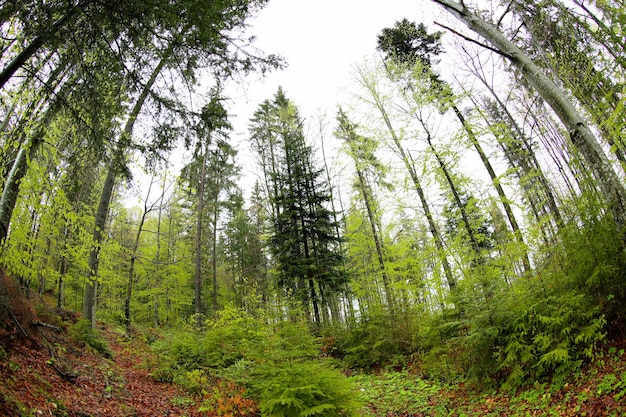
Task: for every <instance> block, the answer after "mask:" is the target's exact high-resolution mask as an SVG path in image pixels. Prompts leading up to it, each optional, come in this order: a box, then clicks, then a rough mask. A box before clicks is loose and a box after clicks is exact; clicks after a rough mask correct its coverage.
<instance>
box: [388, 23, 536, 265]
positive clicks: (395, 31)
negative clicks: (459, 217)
mask: <svg viewBox="0 0 626 417" xmlns="http://www.w3.org/2000/svg"><path fill="white" fill-rule="evenodd" d="M441 35H442V33H441V32H434V33H428V30H427V28H426V26H425V25H424V24H421V23H420V24H419V25H416V24H415V23H414V22H409V21H408V20H406V19H404V20H402V21H401V22H396V24H395V26H394V27H393V28H385V29H383V30H382V32H381V34H380V35H378V49H379V50H380V51H382V52H383V53H384V54H385V60H386V62H387V63H388V66H387V70H388V71H389V73H390V75H391V72H392V71H393V69H390V68H389V65H391V66H395V67H396V69H398V68H399V69H400V72H406V71H407V70H408V71H409V72H410V74H414V75H415V74H417V76H418V77H421V78H422V79H427V80H428V82H427V87H426V90H427V92H428V93H431V94H432V98H433V100H436V101H437V102H438V103H439V105H440V107H441V110H442V111H444V110H446V109H448V108H451V109H452V110H453V112H454V114H455V116H456V117H457V118H458V120H459V122H460V123H461V126H463V129H464V130H465V132H466V134H467V137H468V139H469V140H470V143H471V144H472V146H473V147H474V149H476V152H477V153H478V155H479V157H480V160H481V161H482V163H483V165H484V166H485V169H486V170H487V172H488V174H489V177H490V178H491V182H492V184H493V186H494V188H495V189H496V191H497V193H498V196H499V198H500V203H501V204H502V207H503V208H504V211H505V213H506V215H507V219H508V220H509V224H510V225H511V229H512V231H513V234H514V236H515V238H516V239H517V240H518V241H519V242H520V244H521V245H522V246H523V247H525V246H526V243H525V242H524V237H523V236H522V232H521V230H520V227H519V225H518V222H517V219H516V216H515V214H514V213H513V209H512V207H511V204H510V203H509V199H508V198H507V196H506V194H505V192H504V188H503V187H502V184H501V183H500V179H499V177H498V175H497V174H496V172H495V170H494V168H493V165H492V164H491V161H490V160H489V158H488V157H487V154H486V152H485V151H484V149H483V147H482V145H481V143H480V141H479V140H478V137H477V136H476V133H475V132H474V129H473V128H472V126H471V125H470V123H469V122H468V120H467V119H466V117H465V116H464V115H463V113H462V112H461V110H460V109H459V107H458V104H457V99H456V97H455V96H454V94H453V93H452V88H451V87H450V86H449V85H448V84H447V83H446V82H445V81H443V80H442V79H441V77H440V76H439V75H438V74H436V73H435V72H434V69H433V68H432V65H433V64H434V59H435V58H436V57H437V55H439V54H440V53H441V52H442V47H441V41H440V38H441ZM416 66H417V68H416ZM392 76H393V75H392ZM415 81H417V82H419V80H410V79H409V80H408V81H407V84H408V86H409V88H410V90H411V91H412V92H413V94H419V92H418V91H416V90H417V89H416V86H415V84H414V83H415ZM524 253H525V255H524V256H523V257H522V260H523V265H524V269H525V270H526V271H528V270H529V269H530V259H529V258H528V253H527V251H526V250H524Z"/></svg>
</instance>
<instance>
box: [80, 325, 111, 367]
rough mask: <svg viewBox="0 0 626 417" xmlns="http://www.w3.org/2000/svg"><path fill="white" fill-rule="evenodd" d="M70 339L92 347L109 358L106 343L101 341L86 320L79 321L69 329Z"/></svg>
mask: <svg viewBox="0 0 626 417" xmlns="http://www.w3.org/2000/svg"><path fill="white" fill-rule="evenodd" d="M70 337H71V338H72V339H74V340H75V341H76V342H79V343H84V344H85V345H88V346H90V347H92V348H93V349H94V350H96V351H97V352H99V353H100V354H101V355H103V356H104V357H107V358H110V357H111V356H112V353H111V351H110V350H109V346H108V345H107V343H106V342H105V341H104V340H102V338H101V337H100V335H99V334H98V331H97V330H96V329H94V328H93V327H92V326H91V323H90V322H89V321H88V320H85V319H81V320H79V321H78V322H76V324H74V325H73V326H72V327H71V328H70Z"/></svg>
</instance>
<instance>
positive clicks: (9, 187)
mask: <svg viewBox="0 0 626 417" xmlns="http://www.w3.org/2000/svg"><path fill="white" fill-rule="evenodd" d="M56 112H57V107H56V106H53V107H51V108H49V109H48V110H47V111H46V114H45V115H44V116H43V118H42V120H41V121H40V123H39V126H38V127H37V129H36V130H35V131H34V132H33V133H32V134H31V136H30V137H29V138H28V140H27V141H26V143H24V145H22V147H21V148H20V150H19V152H18V154H17V157H16V158H15V161H14V162H13V166H12V167H11V170H10V171H9V174H8V175H7V178H6V181H5V184H4V189H3V190H2V196H1V197H0V242H1V243H4V241H5V239H6V237H7V235H8V232H9V225H10V223H11V216H12V215H13V210H14V209H15V203H16V202H17V196H18V194H19V189H20V182H21V180H22V178H24V175H26V171H27V170H28V163H29V161H31V160H32V159H33V158H34V157H35V154H36V153H37V151H38V150H39V148H40V147H41V145H42V143H43V138H44V136H45V134H46V129H47V128H48V125H49V124H50V122H51V120H52V119H53V118H54V115H55V114H56Z"/></svg>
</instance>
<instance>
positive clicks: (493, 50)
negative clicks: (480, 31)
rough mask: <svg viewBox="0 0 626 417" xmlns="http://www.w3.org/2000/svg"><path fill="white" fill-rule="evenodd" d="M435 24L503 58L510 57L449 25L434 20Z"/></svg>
mask: <svg viewBox="0 0 626 417" xmlns="http://www.w3.org/2000/svg"><path fill="white" fill-rule="evenodd" d="M435 25H437V26H439V27H441V28H443V29H446V30H449V31H450V32H452V33H454V34H455V35H457V36H459V37H461V38H463V39H465V40H466V41H468V42H471V43H474V44H476V45H478V46H480V47H482V48H485V49H488V50H490V51H491V52H495V53H496V54H498V55H500V56H503V57H505V58H508V59H511V55H509V54H507V53H506V52H502V51H501V50H499V49H496V48H494V47H492V46H489V45H486V44H484V43H482V42H479V41H477V40H476V39H472V38H470V37H469V36H466V35H464V34H462V33H461V32H458V31H456V30H454V29H452V28H451V27H448V26H446V25H444V24H441V23H439V22H435Z"/></svg>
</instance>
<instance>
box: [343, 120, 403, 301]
mask: <svg viewBox="0 0 626 417" xmlns="http://www.w3.org/2000/svg"><path fill="white" fill-rule="evenodd" d="M337 125H338V127H337V130H335V136H336V137H337V138H339V139H340V140H342V141H343V142H344V144H345V145H346V152H347V153H348V155H349V156H350V158H351V159H352V162H353V163H354V169H355V171H356V177H357V183H356V188H357V190H358V191H359V193H360V194H361V198H362V199H363V205H364V206H365V211H366V213H367V218H368V220H369V224H370V228H371V231H372V239H373V241H374V247H375V248H376V256H377V261H378V267H379V270H380V275H381V277H382V280H383V287H384V290H385V299H386V301H387V306H388V307H389V309H390V310H391V311H392V312H393V310H394V304H395V303H394V295H393V292H392V289H391V285H390V280H389V274H388V273H387V267H386V266H385V254H384V252H383V236H382V233H381V231H380V230H379V227H378V226H379V221H378V217H379V216H378V215H377V213H376V211H377V204H376V202H375V201H374V195H373V190H372V184H371V181H372V179H373V178H372V177H374V178H375V177H379V178H380V176H381V175H382V173H383V172H384V169H383V165H382V164H381V163H380V161H379V160H378V159H377V157H376V155H375V152H376V148H377V144H376V142H375V141H373V140H372V139H370V138H366V137H364V136H361V135H359V134H358V133H357V132H356V129H357V126H356V125H355V124H353V123H352V122H351V121H350V120H349V119H348V116H347V115H346V114H345V113H344V112H343V110H342V109H341V108H340V109H339V110H338V112H337ZM379 182H380V181H379Z"/></svg>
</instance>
